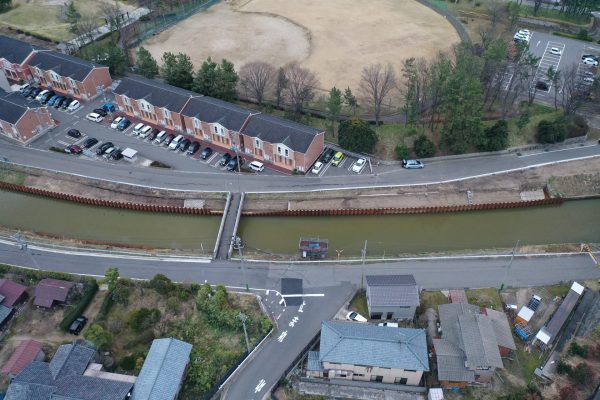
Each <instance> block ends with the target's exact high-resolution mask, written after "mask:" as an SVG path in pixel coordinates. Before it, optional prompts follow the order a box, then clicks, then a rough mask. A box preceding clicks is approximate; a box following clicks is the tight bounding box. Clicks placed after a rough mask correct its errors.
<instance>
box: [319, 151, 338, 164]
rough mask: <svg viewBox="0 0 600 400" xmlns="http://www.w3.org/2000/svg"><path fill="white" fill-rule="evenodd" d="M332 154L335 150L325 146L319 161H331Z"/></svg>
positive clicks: (324, 162) (325, 162)
mask: <svg viewBox="0 0 600 400" xmlns="http://www.w3.org/2000/svg"><path fill="white" fill-rule="evenodd" d="M334 155H335V150H333V149H330V148H327V149H326V150H325V151H324V152H323V156H322V157H321V162H322V163H323V164H327V163H328V162H329V161H331V159H332V158H333V156H334Z"/></svg>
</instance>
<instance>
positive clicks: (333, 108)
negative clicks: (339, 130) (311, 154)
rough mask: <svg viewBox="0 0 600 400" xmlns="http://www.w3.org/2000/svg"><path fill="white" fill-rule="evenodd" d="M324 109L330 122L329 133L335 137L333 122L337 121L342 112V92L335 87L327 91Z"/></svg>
mask: <svg viewBox="0 0 600 400" xmlns="http://www.w3.org/2000/svg"><path fill="white" fill-rule="evenodd" d="M326 108H327V119H329V120H330V121H331V133H333V136H335V122H336V121H337V120H338V119H339V116H340V112H341V111H342V91H341V90H340V89H338V88H336V87H335V86H334V87H332V88H331V90H330V91H329V98H328V99H327V105H326Z"/></svg>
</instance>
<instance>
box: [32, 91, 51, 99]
mask: <svg viewBox="0 0 600 400" xmlns="http://www.w3.org/2000/svg"><path fill="white" fill-rule="evenodd" d="M48 92H49V90H46V89H44V90H42V91H41V92H40V93H38V95H37V96H35V100H36V101H41V100H42V97H44V96H45V95H46V93H48Z"/></svg>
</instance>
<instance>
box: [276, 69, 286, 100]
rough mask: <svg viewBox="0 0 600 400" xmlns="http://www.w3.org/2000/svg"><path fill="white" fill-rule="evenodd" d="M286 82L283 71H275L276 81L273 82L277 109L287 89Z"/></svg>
mask: <svg viewBox="0 0 600 400" xmlns="http://www.w3.org/2000/svg"><path fill="white" fill-rule="evenodd" d="M287 85H288V81H287V77H286V76H285V70H284V69H283V68H282V67H280V68H279V69H278V70H277V80H276V82H275V98H276V99H277V107H279V106H280V105H281V101H282V100H283V96H284V94H285V93H284V91H285V89H286V88H287Z"/></svg>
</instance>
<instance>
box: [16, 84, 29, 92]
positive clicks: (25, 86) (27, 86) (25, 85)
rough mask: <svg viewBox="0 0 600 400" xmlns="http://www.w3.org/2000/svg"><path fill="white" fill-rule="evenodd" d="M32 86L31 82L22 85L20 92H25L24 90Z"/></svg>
mask: <svg viewBox="0 0 600 400" xmlns="http://www.w3.org/2000/svg"><path fill="white" fill-rule="evenodd" d="M30 87H31V85H30V84H29V83H25V84H24V85H21V87H20V88H19V92H21V93H23V92H24V91H26V90H27V89H29V88H30Z"/></svg>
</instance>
